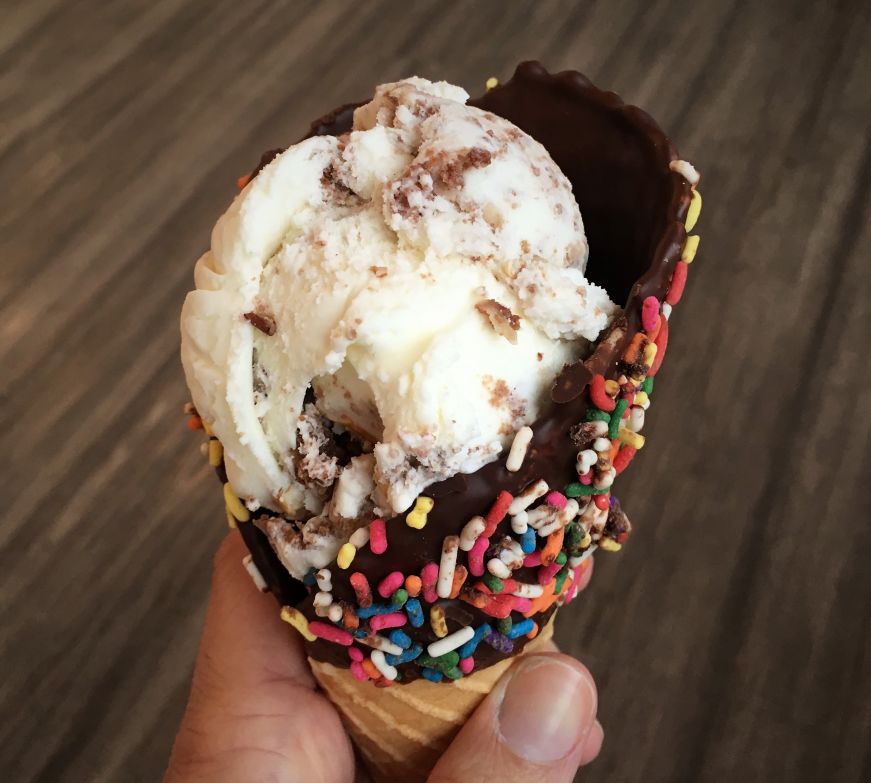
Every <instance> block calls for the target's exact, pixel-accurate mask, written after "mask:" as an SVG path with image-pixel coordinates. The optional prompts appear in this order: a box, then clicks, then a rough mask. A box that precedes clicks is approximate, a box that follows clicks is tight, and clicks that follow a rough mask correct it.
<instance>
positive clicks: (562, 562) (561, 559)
mask: <svg viewBox="0 0 871 783" xmlns="http://www.w3.org/2000/svg"><path fill="white" fill-rule="evenodd" d="M568 559H569V558H568V556H567V555H566V553H565V552H560V553H559V554H558V555H557V556H556V560H554V561H553V562H554V563H559V564H560V565H565V564H566V560H568Z"/></svg>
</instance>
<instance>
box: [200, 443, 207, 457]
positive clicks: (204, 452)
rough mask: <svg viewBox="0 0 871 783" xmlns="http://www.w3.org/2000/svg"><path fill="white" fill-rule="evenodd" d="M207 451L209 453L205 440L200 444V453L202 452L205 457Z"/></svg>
mask: <svg viewBox="0 0 871 783" xmlns="http://www.w3.org/2000/svg"><path fill="white" fill-rule="evenodd" d="M208 453H209V442H208V441H205V442H204V443H201V444H200V454H202V455H203V456H204V457H205V456H206V455H207V454H208Z"/></svg>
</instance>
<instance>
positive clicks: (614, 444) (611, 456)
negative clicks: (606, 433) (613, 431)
mask: <svg viewBox="0 0 871 783" xmlns="http://www.w3.org/2000/svg"><path fill="white" fill-rule="evenodd" d="M622 445H623V444H622V443H621V442H620V441H619V440H617V439H616V438H615V439H614V440H613V441H611V451H610V452H609V453H608V462H610V463H611V464H612V465H613V464H614V458H615V457H616V456H617V452H618V451H620V447H621V446H622Z"/></svg>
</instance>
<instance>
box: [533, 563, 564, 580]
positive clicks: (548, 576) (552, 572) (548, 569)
mask: <svg viewBox="0 0 871 783" xmlns="http://www.w3.org/2000/svg"><path fill="white" fill-rule="evenodd" d="M560 568H562V566H561V565H560V564H559V563H551V564H550V565H549V566H542V567H541V568H539V569H538V583H539V584H540V585H546V584H549V583H550V582H552V581H553V578H554V577H555V576H556V574H557V571H559V570H560Z"/></svg>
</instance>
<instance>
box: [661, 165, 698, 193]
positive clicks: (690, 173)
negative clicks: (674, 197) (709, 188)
mask: <svg viewBox="0 0 871 783" xmlns="http://www.w3.org/2000/svg"><path fill="white" fill-rule="evenodd" d="M668 167H669V168H670V169H671V170H672V171H676V172H677V173H678V174H680V175H681V176H682V177H683V178H684V179H685V180H686V181H687V182H689V183H690V185H692V186H693V187H695V186H696V185H698V184H699V172H698V171H696V167H695V166H693V164H692V163H689V162H688V161H685V160H673V161H671V163H669V164H668Z"/></svg>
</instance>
